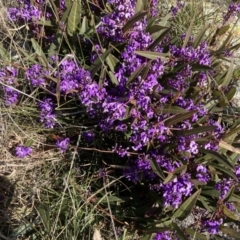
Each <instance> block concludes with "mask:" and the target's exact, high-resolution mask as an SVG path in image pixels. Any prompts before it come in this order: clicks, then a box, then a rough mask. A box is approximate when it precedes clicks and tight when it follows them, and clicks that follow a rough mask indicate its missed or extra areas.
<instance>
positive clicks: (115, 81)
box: [107, 71, 119, 86]
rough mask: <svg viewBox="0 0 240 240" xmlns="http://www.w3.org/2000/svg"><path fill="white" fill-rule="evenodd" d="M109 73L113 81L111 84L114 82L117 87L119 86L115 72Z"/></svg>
mask: <svg viewBox="0 0 240 240" xmlns="http://www.w3.org/2000/svg"><path fill="white" fill-rule="evenodd" d="M107 73H108V75H109V77H110V79H111V82H112V83H113V84H114V85H115V86H117V85H118V84H119V82H118V80H117V78H116V77H115V75H114V74H113V72H111V71H108V72H107Z"/></svg>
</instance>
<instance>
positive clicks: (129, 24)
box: [122, 11, 148, 33]
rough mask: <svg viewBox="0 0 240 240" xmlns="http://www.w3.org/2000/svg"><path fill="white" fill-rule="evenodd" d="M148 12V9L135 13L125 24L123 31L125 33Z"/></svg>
mask: <svg viewBox="0 0 240 240" xmlns="http://www.w3.org/2000/svg"><path fill="white" fill-rule="evenodd" d="M147 14H148V12H147V11H141V12H137V13H136V14H134V15H133V16H132V17H131V18H130V19H129V20H128V21H127V22H126V24H125V25H124V26H123V28H122V31H123V33H125V32H126V31H127V30H128V29H130V28H131V27H132V26H133V25H134V23H136V22H138V21H139V20H141V19H142V18H144V17H145V16H146V15H147Z"/></svg>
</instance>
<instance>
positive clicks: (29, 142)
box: [25, 139, 34, 147]
mask: <svg viewBox="0 0 240 240" xmlns="http://www.w3.org/2000/svg"><path fill="white" fill-rule="evenodd" d="M33 143H34V140H33V139H29V140H27V142H26V143H25V146H26V147H31V146H32V145H33Z"/></svg>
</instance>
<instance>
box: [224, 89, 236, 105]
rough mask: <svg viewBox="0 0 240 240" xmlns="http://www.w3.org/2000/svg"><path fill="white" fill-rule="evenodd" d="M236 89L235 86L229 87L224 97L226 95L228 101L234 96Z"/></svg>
mask: <svg viewBox="0 0 240 240" xmlns="http://www.w3.org/2000/svg"><path fill="white" fill-rule="evenodd" d="M236 91H237V88H236V87H232V88H230V89H229V91H228V92H227V93H226V97H227V100H228V101H229V102H230V101H231V100H232V99H233V97H234V96H235V94H236Z"/></svg>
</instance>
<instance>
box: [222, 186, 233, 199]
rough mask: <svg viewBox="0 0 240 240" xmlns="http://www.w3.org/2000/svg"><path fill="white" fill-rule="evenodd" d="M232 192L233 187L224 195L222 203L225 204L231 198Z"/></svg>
mask: <svg viewBox="0 0 240 240" xmlns="http://www.w3.org/2000/svg"><path fill="white" fill-rule="evenodd" d="M234 190H235V186H234V185H233V186H232V187H231V188H230V189H229V190H228V193H227V194H226V196H225V197H224V199H223V201H224V202H227V201H228V200H229V199H230V198H231V196H232V195H233V193H234Z"/></svg>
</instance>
